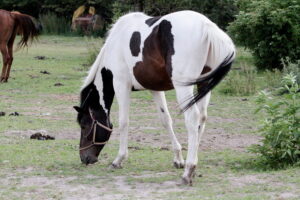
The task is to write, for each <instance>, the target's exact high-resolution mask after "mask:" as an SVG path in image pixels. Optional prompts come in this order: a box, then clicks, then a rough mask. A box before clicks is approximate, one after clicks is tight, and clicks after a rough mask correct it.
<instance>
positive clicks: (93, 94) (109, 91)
mask: <svg viewBox="0 0 300 200" xmlns="http://www.w3.org/2000/svg"><path fill="white" fill-rule="evenodd" d="M101 75H102V80H103V94H104V96H103V99H104V103H105V108H106V109H107V110H108V115H109V112H110V107H111V104H112V102H113V99H114V95H115V91H114V88H113V75H112V72H111V71H110V70H108V69H106V68H103V69H102V70H101ZM99 98H100V97H99V93H98V90H97V88H96V85H95V84H94V81H92V82H91V83H90V84H89V85H88V86H86V87H85V88H84V89H83V90H82V91H81V94H80V108H81V110H82V111H83V112H88V109H89V108H91V109H92V110H99V111H101V112H103V113H105V112H104V109H103V108H102V106H101V105H100V101H99ZM82 115H83V113H78V116H77V121H78V122H80V119H81V118H82Z"/></svg>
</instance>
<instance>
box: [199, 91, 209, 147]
mask: <svg viewBox="0 0 300 200" xmlns="http://www.w3.org/2000/svg"><path fill="white" fill-rule="evenodd" d="M210 95H211V92H209V93H207V95H205V97H203V98H202V99H201V100H200V101H199V102H197V106H198V108H199V111H200V125H199V128H198V132H199V139H198V142H199V145H200V142H201V138H202V135H203V132H204V129H205V122H206V120H207V107H208V104H209V100H210Z"/></svg>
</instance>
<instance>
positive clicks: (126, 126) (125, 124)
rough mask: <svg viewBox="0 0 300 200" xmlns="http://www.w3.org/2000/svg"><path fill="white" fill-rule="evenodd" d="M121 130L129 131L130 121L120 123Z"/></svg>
mask: <svg viewBox="0 0 300 200" xmlns="http://www.w3.org/2000/svg"><path fill="white" fill-rule="evenodd" d="M119 129H120V130H126V129H128V121H122V122H120V123H119Z"/></svg>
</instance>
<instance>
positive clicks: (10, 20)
mask: <svg viewBox="0 0 300 200" xmlns="http://www.w3.org/2000/svg"><path fill="white" fill-rule="evenodd" d="M0 27H1V28H0V50H1V53H2V61H3V67H2V73H1V76H0V82H7V80H8V78H9V73H10V68H11V65H12V62H13V44H14V40H15V37H16V35H17V34H20V35H21V36H22V38H21V41H20V42H19V47H25V46H27V43H28V41H29V40H33V39H34V38H35V37H37V35H38V32H39V29H38V28H37V27H36V25H35V23H34V21H33V20H32V17H31V16H29V15H25V14H21V13H19V12H9V11H6V10H0Z"/></svg>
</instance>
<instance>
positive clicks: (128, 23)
mask: <svg viewBox="0 0 300 200" xmlns="http://www.w3.org/2000/svg"><path fill="white" fill-rule="evenodd" d="M105 46H106V50H105V56H104V65H105V66H107V67H108V65H111V66H110V67H109V68H112V70H113V71H115V73H114V74H115V75H116V76H118V75H120V76H122V77H123V76H124V74H127V75H128V77H131V80H132V83H133V85H134V86H135V87H137V88H138V89H142V88H146V89H152V90H168V89H172V88H173V85H172V81H171V79H172V80H174V79H175V81H176V80H183V79H186V80H189V79H196V78H199V76H200V75H201V72H202V71H203V68H204V66H206V65H209V67H210V68H211V70H214V69H215V68H216V67H217V66H218V65H219V64H220V63H222V61H223V60H224V59H225V58H226V57H227V56H229V55H231V54H232V52H234V45H233V43H232V41H231V39H230V38H229V37H228V36H227V34H226V33H224V32H223V31H222V30H221V29H220V28H218V26H217V25H216V24H214V23H213V22H211V21H210V20H209V19H208V18H207V17H205V16H204V15H202V14H200V13H197V12H194V11H179V12H175V13H171V14H168V15H165V16H162V17H150V16H147V15H145V14H143V13H130V14H127V15H125V16H123V17H121V18H120V19H119V20H118V21H117V22H116V23H115V25H114V26H113V28H112V29H111V31H110V33H109V36H108V38H107V40H106V43H105Z"/></svg>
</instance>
